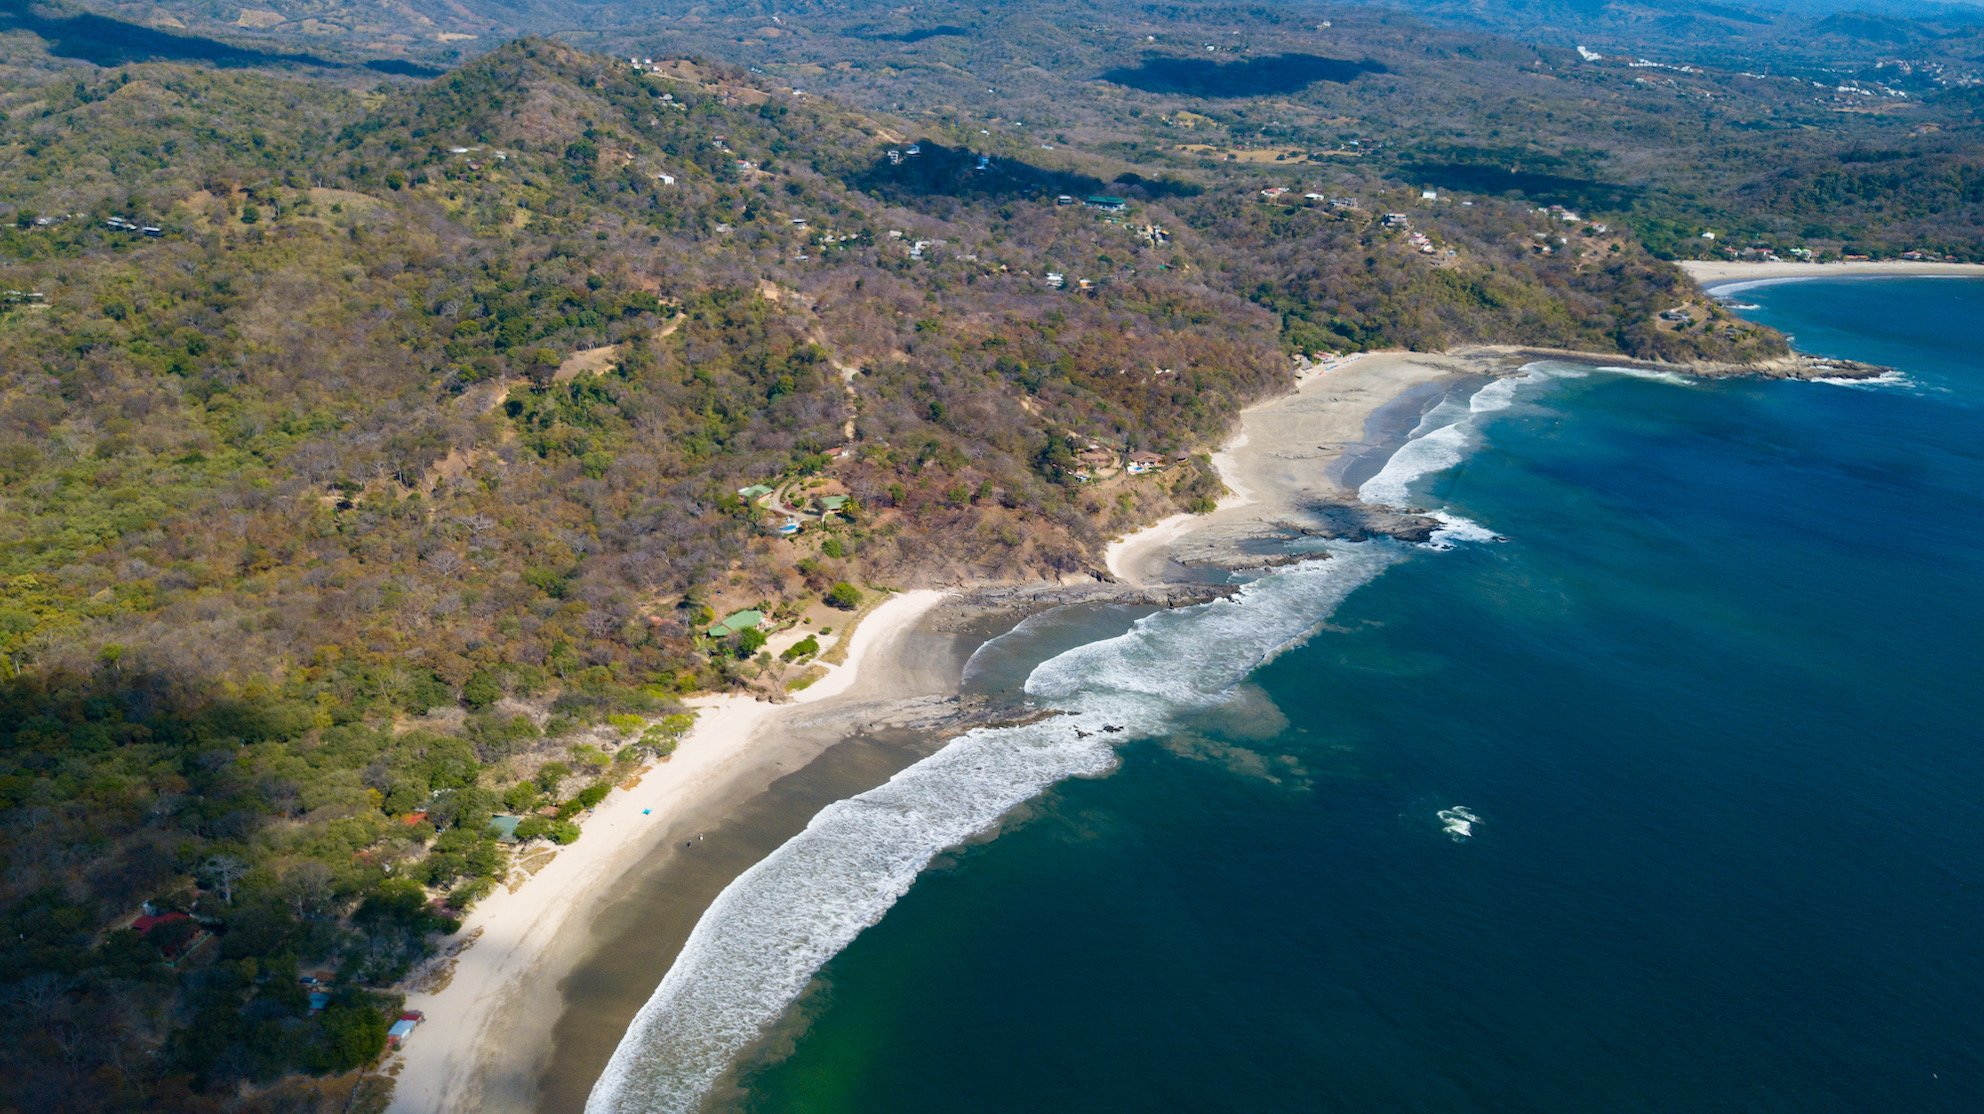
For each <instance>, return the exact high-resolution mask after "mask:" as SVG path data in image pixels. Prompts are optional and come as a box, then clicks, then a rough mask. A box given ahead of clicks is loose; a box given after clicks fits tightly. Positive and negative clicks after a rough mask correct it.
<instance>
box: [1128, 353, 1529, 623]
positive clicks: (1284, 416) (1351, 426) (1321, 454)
mask: <svg viewBox="0 0 1984 1114" xmlns="http://www.w3.org/2000/svg"><path fill="white" fill-rule="evenodd" d="M1508 362H1509V361H1508V360H1507V359H1506V358H1505V356H1504V354H1502V353H1501V352H1499V351H1493V352H1489V351H1485V350H1484V352H1483V354H1480V355H1474V354H1462V355H1452V354H1442V353H1423V352H1366V353H1361V354H1358V355H1354V356H1350V357H1347V358H1345V359H1342V360H1339V361H1337V362H1336V363H1334V364H1332V365H1331V366H1329V367H1327V368H1316V369H1311V370H1308V371H1305V372H1304V373H1303V374H1302V375H1300V376H1298V377H1297V380H1296V386H1295V391H1294V393H1292V394H1286V395H1281V396H1279V397H1276V398H1272V399H1268V400H1267V401H1265V402H1260V403H1256V404H1255V405H1253V406H1250V407H1248V408H1247V409H1246V410H1244V411H1242V412H1241V415H1240V422H1239V425H1238V426H1237V427H1236V430H1235V432H1234V434H1233V436H1232V438H1231V439H1230V440H1228V442H1227V443H1226V445H1225V446H1223V447H1222V448H1221V449H1220V451H1219V452H1217V453H1215V454H1213V465H1214V467H1216V468H1217V469H1218V470H1219V475H1220V479H1221V480H1223V481H1224V482H1225V484H1226V487H1227V494H1226V495H1225V497H1223V498H1222V499H1220V501H1219V505H1218V507H1217V508H1216V509H1215V510H1214V511H1213V512H1212V513H1211V514H1207V515H1174V516H1172V517H1170V518H1167V519H1165V520H1163V521H1162V522H1159V523H1157V524H1156V525H1154V526H1150V527H1147V528H1145V529H1143V530H1139V531H1137V532H1135V533H1133V534H1130V535H1128V536H1127V537H1124V538H1121V539H1119V540H1117V541H1116V542H1114V543H1112V544H1111V545H1110V546H1109V548H1108V550H1107V551H1106V552H1105V553H1104V560H1105V562H1106V563H1107V565H1108V568H1109V572H1110V575H1112V576H1114V577H1116V578H1117V579H1118V580H1121V581H1124V582H1126V583H1129V584H1137V585H1143V584H1150V583H1153V582H1155V581H1158V580H1161V579H1162V578H1163V576H1164V573H1165V571H1166V569H1167V567H1168V566H1169V565H1170V562H1171V560H1172V559H1173V558H1174V557H1175V556H1178V554H1179V552H1180V550H1181V548H1183V547H1185V546H1186V545H1187V543H1188V539H1189V545H1190V547H1191V548H1193V549H1195V550H1207V551H1210V550H1213V549H1216V548H1219V547H1221V546H1222V545H1224V544H1225V543H1226V542H1227V541H1228V540H1231V539H1239V538H1250V537H1254V536H1257V535H1259V534H1260V533H1261V530H1262V527H1263V526H1264V525H1270V524H1273V523H1276V522H1278V521H1280V520H1283V519H1286V518H1291V517H1295V516H1297V515H1298V514H1300V513H1302V511H1303V510H1305V509H1307V508H1305V507H1299V506H1298V504H1306V503H1309V502H1312V501H1315V500H1328V499H1335V500H1337V501H1339V502H1341V503H1343V504H1344V505H1345V506H1346V507H1349V506H1351V505H1353V504H1354V503H1355V493H1354V492H1351V491H1346V490H1343V489H1341V488H1339V487H1338V486H1337V485H1336V483H1335V481H1333V480H1331V479H1330V478H1329V468H1330V466H1331V465H1332V464H1334V463H1335V462H1336V461H1337V460H1338V459H1340V458H1341V457H1342V456H1343V455H1344V454H1345V453H1347V452H1350V451H1351V450H1353V449H1356V448H1358V447H1359V446H1361V445H1363V444H1365V442H1366V437H1367V435H1368V426H1369V424H1370V421H1371V418H1372V415H1374V414H1376V413H1377V412H1378V411H1379V409H1380V408H1382V407H1383V406H1385V404H1387V403H1389V402H1391V401H1393V400H1394V399H1397V398H1399V397H1400V396H1401V395H1404V394H1405V393H1406V392H1407V391H1410V390H1412V389H1413V388H1415V387H1419V386H1422V385H1424V384H1428V383H1432V382H1435V381H1437V380H1440V379H1443V378H1447V377H1449V376H1454V375H1465V374H1486V373H1491V372H1494V371H1496V370H1499V369H1501V368H1503V367H1505V366H1506V365H1507V364H1508Z"/></svg>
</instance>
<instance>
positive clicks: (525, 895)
mask: <svg viewBox="0 0 1984 1114" xmlns="http://www.w3.org/2000/svg"><path fill="white" fill-rule="evenodd" d="M944 598H945V593H943V592H939V591H935V590H930V589H924V590H919V591H912V592H905V593H902V594H901V595H898V596H895V597H893V598H891V599H889V600H887V601H885V602H884V603H882V604H881V605H880V606H878V607H877V608H876V609H875V610H874V611H873V612H871V613H870V614H869V615H868V616H867V617H866V618H865V619H863V620H862V621H861V624H860V625H859V626H858V627H857V628H856V629H855V632H854V634H853V637H852V639H851V641H850V643H849V646H848V654H847V660H846V661H845V662H844V663H843V664H841V665H839V666H837V667H834V668H833V669H832V671H831V672H830V673H828V675H827V676H825V677H823V678H821V679H820V680H819V681H818V682H816V683H814V684H813V685H812V686H810V687H809V688H807V689H806V690H804V691H803V692H801V693H799V694H798V695H797V697H796V698H795V699H794V701H793V703H791V704H769V703H764V702H760V701H757V700H754V699H751V698H749V697H742V696H734V695H729V696H721V697H715V698H708V699H704V700H700V701H693V702H692V705H694V706H696V707H698V708H699V709H700V714H699V715H698V717H697V721H696V726H695V728H694V729H693V730H692V731H691V732H690V734H689V735H688V737H687V738H686V739H684V740H683V742H682V744H681V746H680V747H679V748H678V749H677V750H676V752H675V754H674V755H672V756H671V757H670V758H669V759H668V760H667V761H665V762H661V763H658V764H655V765H653V766H651V767H650V768H649V769H648V770H647V771H646V772H645V773H644V774H643V775H642V776H641V779H640V783H639V784H637V785H635V786H634V787H633V788H631V789H625V790H620V791H616V792H615V793H613V794H612V795H610V796H609V797H607V799H606V800H605V801H604V802H602V803H601V804H600V806H599V807H598V809H596V810H595V811H594V813H593V815H592V816H591V817H590V818H588V819H587V820H586V821H585V824H584V830H583V834H582V835H581V837H580V838H579V840H578V842H576V843H573V844H572V845H570V846H568V847H565V848H562V849H561V850H559V851H558V853H557V855H556V856H555V857H554V858H553V859H552V860H551V862H550V863H549V864H547V865H546V866H545V867H544V868H543V869H542V870H539V871H538V872H537V873H536V874H535V875H534V876H532V877H530V878H529V879H528V880H526V881H525V882H523V884H521V885H520V886H518V887H516V888H515V889H506V890H499V891H497V892H496V893H494V894H492V895H490V896H489V897H487V898H485V899H484V900H483V901H481V902H480V903H478V904H477V905H476V906H475V908H474V909H472V910H471V911H470V912H469V914H468V917H467V918H466V920H465V921H464V923H463V926H462V930H461V933H460V934H459V935H458V936H457V937H456V939H457V940H458V941H465V943H464V944H462V946H461V947H460V948H459V949H458V951H457V952H456V954H455V955H454V956H452V957H451V958H449V959H444V960H443V961H442V962H443V963H444V964H451V965H452V972H451V973H450V974H449V976H448V978H447V983H446V985H445V986H444V987H443V988H442V989H440V990H439V991H438V992H434V993H413V994H409V995H408V996H407V1008H408V1009H417V1010H422V1011H425V1012H426V1014H427V1018H428V1020H427V1022H426V1024H424V1025H422V1026H421V1027H420V1029H419V1031H418V1032H417V1033H416V1034H415V1037H414V1039H413V1040H412V1041H410V1042H409V1043H408V1046H407V1048H406V1049H405V1050H404V1051H403V1052H400V1053H398V1054H395V1055H394V1056H393V1057H392V1058H391V1059H389V1060H388V1062H387V1063H386V1065H385V1068H384V1070H385V1071H386V1072H387V1073H389V1074H395V1075H397V1078H398V1083H397V1085H396V1087H395V1090H394V1096H393V1104H392V1106H391V1107H390V1109H391V1110H392V1111H396V1112H404V1114H438V1112H441V1111H455V1110H460V1111H481V1110H509V1109H530V1108H531V1104H532V1103H533V1101H534V1097H535V1089H534V1086H533V1083H534V1081H533V1080H532V1079H531V1078H530V1076H531V1074H532V1073H533V1072H534V1070H535V1067H536V1064H535V1060H534V1057H536V1056H537V1055H538V1052H539V1050H540V1049H544V1048H546V1047H547V1046H548V1044H549V1040H548V1036H549V1029H550V1026H551V1024H552V1023H554V1022H555V1021H556V1019H557V1013H558V1011H557V1010H556V1009H555V1008H552V1007H553V1006H554V1004H555V1003H556V1001H557V987H558V983H559V982H560V980H561V979H562V978H563V977H564V976H565V975H566V973H567V972H568V971H569V970H570V968H571V967H572V965H573V963H574V962H575V961H576V960H577V958H578V957H579V956H580V955H581V954H582V953H583V948H584V942H585V940H586V938H587V923H588V921H589V919H590V917H591V914H592V913H593V912H594V911H595V910H596V909H597V908H598V907H599V906H600V905H601V904H602V903H603V902H604V901H606V900H607V899H609V898H610V897H611V896H612V895H613V893H614V892H615V891H614V882H615V881H616V880H617V879H618V878H620V877H621V876H622V875H624V874H626V873H627V872H628V871H629V870H630V869H632V868H633V867H635V866H636V865H637V864H639V863H640V862H641V861H642V860H643V859H644V858H646V857H648V856H650V855H652V854H654V853H655V852H657V851H658V850H661V849H662V848H663V847H664V845H666V844H667V843H668V842H669V841H670V840H671V839H672V838H674V837H675V835H676V832H675V830H674V824H673V823H672V821H674V820H675V819H676V818H677V817H679V816H680V815H682V814H684V813H688V812H691V811H692V810H693V806H696V805H698V804H701V803H705V802H707V801H708V800H709V799H711V798H712V797H719V798H720V797H727V796H733V795H735V794H737V793H738V792H739V791H740V789H742V790H743V791H745V792H749V791H751V790H752V789H753V784H752V783H753V782H759V783H762V782H764V781H769V780H770V779H771V778H772V777H775V776H777V774H778V773H779V772H781V771H784V770H789V769H791V768H794V767H796V766H798V765H802V764H803V763H804V762H805V761H806V760H807V759H809V758H811V757H812V756H813V755H814V754H815V753H817V750H818V749H819V748H820V746H821V745H824V744H821V743H819V742H818V741H817V740H816V739H813V738H810V737H806V736H802V735H797V734H794V733H782V732H780V731H778V730H777V729H776V728H777V725H778V721H779V719H780V718H781V717H783V716H787V715H791V714H792V713H793V711H794V710H796V709H799V708H806V709H807V710H808V711H818V710H823V709H824V708H825V707H827V706H829V705H830V704H831V705H844V706H848V707H859V706H862V705H866V704H869V703H872V702H875V701H898V700H904V699H909V698H913V697H915V696H919V695H925V693H924V691H923V690H926V689H931V687H932V686H933V685H935V686H937V688H938V689H939V690H940V689H941V688H942V687H943V686H945V685H948V684H954V683H955V681H954V678H952V677H950V676H949V675H948V674H947V672H946V671H945V670H944V669H943V668H942V667H941V666H939V667H938V668H936V669H935V670H934V674H935V675H933V670H932V669H931V668H930V667H929V654H928V653H927V647H925V646H922V645H919V644H917V640H916V639H914V638H912V637H910V636H911V634H912V632H913V631H914V630H915V629H916V627H917V624H918V623H919V622H920V621H921V620H922V619H923V618H924V617H925V616H926V615H928V613H929V612H930V611H931V610H932V609H933V608H935V607H936V606H937V605H938V604H939V603H941V602H943V600H944ZM878 666H879V667H878ZM828 741H829V742H830V741H831V740H828ZM519 1069H522V1071H521V1075H522V1076H523V1078H521V1079H520V1078H519V1075H520V1072H519Z"/></svg>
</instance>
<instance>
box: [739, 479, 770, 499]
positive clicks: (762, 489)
mask: <svg viewBox="0 0 1984 1114" xmlns="http://www.w3.org/2000/svg"><path fill="white" fill-rule="evenodd" d="M771 493H772V488H771V485H770V484H752V485H751V486H750V487H740V488H738V489H737V497H738V498H740V499H742V500H744V501H745V502H747V503H755V502H757V501H758V500H760V499H763V498H764V497H765V496H767V495H770V494H771Z"/></svg>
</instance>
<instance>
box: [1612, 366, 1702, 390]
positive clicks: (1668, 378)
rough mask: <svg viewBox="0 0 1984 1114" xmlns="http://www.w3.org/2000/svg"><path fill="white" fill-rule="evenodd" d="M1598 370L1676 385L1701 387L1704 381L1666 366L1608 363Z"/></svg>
mask: <svg viewBox="0 0 1984 1114" xmlns="http://www.w3.org/2000/svg"><path fill="white" fill-rule="evenodd" d="M1598 370H1600V371H1603V372H1609V373H1611V374H1613V375H1624V376H1628V377H1630V378H1633V379H1645V380H1647V381H1649V382H1653V383H1670V384H1672V385H1674V386H1676V387H1699V386H1701V385H1702V381H1701V380H1699V379H1696V378H1694V377H1693V376H1688V375H1683V374H1681V373H1680V372H1678V371H1668V370H1667V369H1665V368H1652V367H1624V366H1616V365H1612V364H1607V365H1605V366H1603V367H1600V368H1599V369H1598Z"/></svg>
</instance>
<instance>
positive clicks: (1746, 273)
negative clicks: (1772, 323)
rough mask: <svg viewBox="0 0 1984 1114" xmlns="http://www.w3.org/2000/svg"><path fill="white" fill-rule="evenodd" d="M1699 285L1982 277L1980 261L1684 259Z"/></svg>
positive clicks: (1683, 265) (1709, 287)
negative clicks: (1905, 276)
mask: <svg viewBox="0 0 1984 1114" xmlns="http://www.w3.org/2000/svg"><path fill="white" fill-rule="evenodd" d="M1676 265H1677V266H1679V267H1680V268H1681V269H1682V270H1683V271H1686V272H1687V273H1688V277H1689V278H1692V279H1694V280H1695V282H1697V283H1698V284H1700V285H1701V286H1702V288H1703V289H1707V290H1713V289H1715V288H1716V287H1718V286H1728V285H1730V284H1732V283H1738V282H1758V281H1763V280H1769V281H1772V282H1776V281H1782V280H1786V279H1810V278H1848V277H1856V276H1857V277H1863V278H1872V277H1878V276H1883V275H1887V276H1893V275H1968V276H1971V277H1973V278H1974V277H1984V263H1916V262H1910V261H1908V260H1903V259H1892V260H1888V259H1883V260H1854V261H1849V262H1844V263H1797V262H1791V261H1779V262H1747V261H1738V260H1708V259H1687V260H1682V261H1680V262H1679V263H1678V264H1676Z"/></svg>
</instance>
